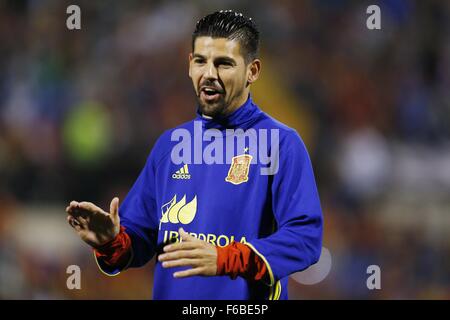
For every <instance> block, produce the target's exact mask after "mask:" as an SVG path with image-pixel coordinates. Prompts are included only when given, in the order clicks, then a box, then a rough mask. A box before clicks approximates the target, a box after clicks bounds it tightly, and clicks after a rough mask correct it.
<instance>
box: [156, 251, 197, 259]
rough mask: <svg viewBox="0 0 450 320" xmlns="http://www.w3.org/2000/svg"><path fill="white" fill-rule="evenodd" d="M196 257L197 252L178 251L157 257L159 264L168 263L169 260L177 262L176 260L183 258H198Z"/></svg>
mask: <svg viewBox="0 0 450 320" xmlns="http://www.w3.org/2000/svg"><path fill="white" fill-rule="evenodd" d="M198 257H199V252H198V251H197V250H180V251H176V252H171V253H164V254H161V255H160V256H159V257H158V260H159V261H160V262H162V261H170V260H177V259H183V258H198Z"/></svg>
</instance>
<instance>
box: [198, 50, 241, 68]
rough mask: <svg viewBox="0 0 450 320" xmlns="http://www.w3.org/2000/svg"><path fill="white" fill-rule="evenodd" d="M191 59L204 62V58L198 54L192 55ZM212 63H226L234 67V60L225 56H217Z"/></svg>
mask: <svg viewBox="0 0 450 320" xmlns="http://www.w3.org/2000/svg"><path fill="white" fill-rule="evenodd" d="M192 57H193V58H200V59H204V60H206V57H205V56H203V55H201V54H199V53H194V54H193V55H192ZM214 61H215V62H216V63H217V62H228V63H231V64H232V65H236V60H234V59H233V58H230V57H227V56H218V57H216V58H215V59H214Z"/></svg>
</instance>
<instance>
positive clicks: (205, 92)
mask: <svg viewBox="0 0 450 320" xmlns="http://www.w3.org/2000/svg"><path fill="white" fill-rule="evenodd" d="M222 93H223V92H222V91H220V90H218V89H216V88H211V87H204V88H202V89H201V92H200V96H201V98H203V99H204V100H207V101H213V100H217V99H218V98H219V97H220V95H221V94H222Z"/></svg>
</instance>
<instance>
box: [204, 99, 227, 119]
mask: <svg viewBox="0 0 450 320" xmlns="http://www.w3.org/2000/svg"><path fill="white" fill-rule="evenodd" d="M197 101H198V104H199V109H200V112H201V113H202V114H204V115H206V116H208V117H212V118H220V117H223V116H225V115H226V113H227V112H226V111H227V109H228V105H227V103H226V102H225V97H224V96H223V95H220V97H219V99H217V101H214V102H209V101H205V100H203V99H202V98H201V97H200V95H199V96H197Z"/></svg>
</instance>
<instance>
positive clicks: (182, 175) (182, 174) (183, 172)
mask: <svg viewBox="0 0 450 320" xmlns="http://www.w3.org/2000/svg"><path fill="white" fill-rule="evenodd" d="M172 178H173V179H190V178H191V175H190V174H189V169H188V165H187V164H185V165H184V166H183V167H182V168H181V169H180V170H177V171H176V172H175V173H174V174H172Z"/></svg>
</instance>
